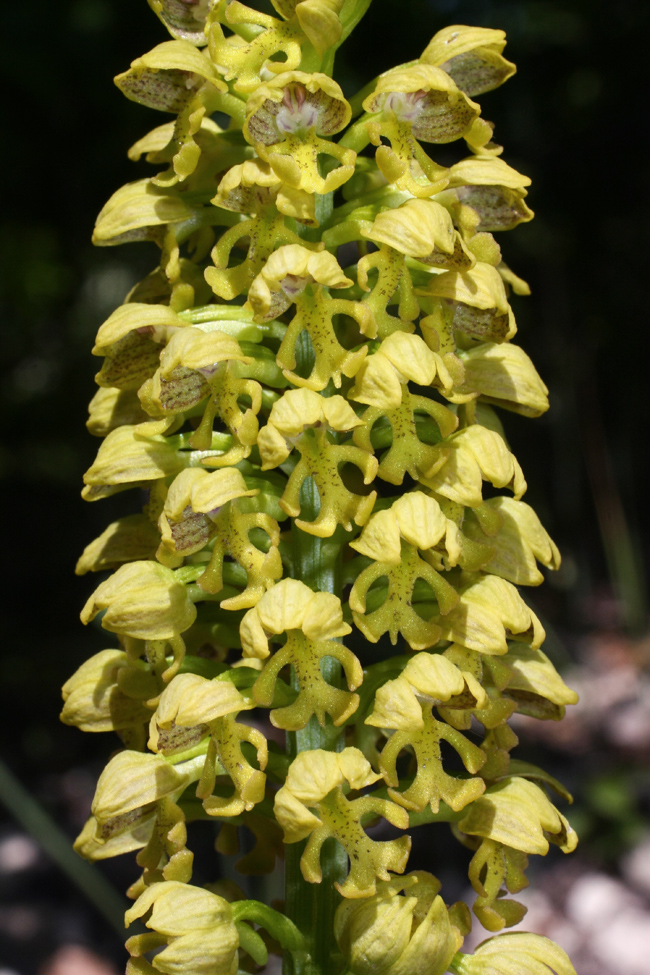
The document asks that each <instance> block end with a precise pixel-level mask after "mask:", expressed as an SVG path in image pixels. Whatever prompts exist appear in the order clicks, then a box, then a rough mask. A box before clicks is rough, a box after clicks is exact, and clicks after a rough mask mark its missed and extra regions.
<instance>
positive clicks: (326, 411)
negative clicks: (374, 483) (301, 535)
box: [258, 389, 377, 538]
mask: <svg viewBox="0 0 650 975" xmlns="http://www.w3.org/2000/svg"><path fill="white" fill-rule="evenodd" d="M326 424H327V425H328V426H330V427H331V429H332V430H336V431H347V430H350V429H354V428H356V427H358V426H359V425H360V421H359V420H358V418H357V417H356V415H355V413H354V412H353V410H352V409H351V407H350V406H349V405H348V404H347V403H345V401H344V400H343V398H342V397H340V396H333V397H322V396H319V395H318V394H317V393H315V392H313V391H312V390H309V389H300V390H288V391H287V392H286V393H285V394H284V395H283V397H282V398H281V399H280V400H278V401H277V402H276V403H275V404H274V405H273V408H272V410H271V413H270V416H269V423H268V424H267V426H266V427H264V428H263V429H262V430H261V431H260V435H259V437H258V445H259V448H260V455H261V458H262V465H263V466H262V469H263V470H266V469H268V468H271V467H274V466H276V465H277V464H281V463H282V462H283V461H284V460H285V459H286V457H287V456H288V454H289V452H290V447H289V441H293V442H294V443H295V446H296V449H297V450H298V451H299V453H300V454H301V457H300V460H299V461H298V463H297V464H296V466H295V467H294V469H293V471H292V472H291V475H290V477H289V480H288V482H287V486H286V488H285V490H284V493H283V495H282V497H281V499H280V506H281V508H282V509H283V510H284V511H286V513H287V514H288V515H291V517H293V518H296V519H297V517H298V515H299V514H300V513H301V502H300V491H301V488H302V485H303V483H304V482H305V480H306V479H307V478H308V477H311V478H313V480H314V482H315V484H316V486H317V487H318V491H319V496H320V510H319V512H318V517H317V518H316V519H315V520H314V521H306V520H304V519H299V520H297V521H296V524H297V525H299V526H300V528H301V529H302V530H303V531H306V532H309V533H310V534H313V535H318V536H320V537H321V538H329V537H330V536H331V535H332V534H333V533H334V531H335V530H336V526H337V525H343V527H344V528H345V529H346V531H350V530H351V529H352V522H353V521H354V522H355V523H356V524H357V525H363V524H365V522H366V521H367V520H368V518H369V516H370V513H371V512H372V508H373V505H374V503H375V499H376V497H377V494H376V492H374V491H373V492H371V493H370V494H367V495H361V494H355V493H354V492H352V491H350V490H349V489H348V488H347V487H346V486H345V484H344V483H343V480H342V478H341V474H340V471H339V467H340V465H341V464H342V463H349V464H354V465H355V466H356V467H358V468H359V470H360V471H361V472H362V474H363V477H364V483H366V484H368V483H369V482H370V481H371V480H372V478H373V476H374V474H375V473H376V471H377V461H376V459H375V458H374V457H373V456H372V455H371V454H370V453H368V452H367V451H365V450H363V449H361V448H359V447H356V446H352V445H349V444H342V445H337V444H333V443H332V442H331V441H330V439H329V438H328V434H327V428H326Z"/></svg>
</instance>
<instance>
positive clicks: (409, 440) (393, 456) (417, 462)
mask: <svg viewBox="0 0 650 975" xmlns="http://www.w3.org/2000/svg"><path fill="white" fill-rule="evenodd" d="M426 417H430V418H431V420H433V421H434V422H433V423H431V422H430V421H429V420H427V419H426ZM423 418H425V419H423ZM361 419H362V420H363V426H360V427H359V428H358V429H356V430H355V431H354V434H353V439H354V442H355V444H356V445H357V446H358V447H361V449H362V450H367V451H368V452H370V451H375V450H380V449H381V448H383V447H388V450H386V451H385V452H384V453H383V455H382V458H381V462H380V463H379V467H378V469H377V473H378V475H379V477H381V478H382V480H384V481H389V482H390V483H391V484H402V482H403V480H404V476H405V474H407V473H408V474H410V476H411V477H412V478H413V479H414V480H417V481H421V482H422V483H424V484H428V483H429V481H430V479H431V477H432V474H433V472H434V471H436V470H438V469H439V468H440V467H442V465H443V464H444V463H445V462H446V460H447V457H448V455H449V450H448V448H446V447H445V446H442V445H441V446H438V443H439V441H441V440H445V439H446V438H448V437H449V436H450V435H451V434H452V433H453V431H454V430H455V429H456V427H457V426H458V417H457V416H456V415H455V414H454V413H452V412H451V410H448V409H447V408H446V407H444V406H443V405H442V404H441V403H438V402H436V401H435V400H432V399H430V398H429V397H427V396H414V395H413V394H412V393H411V392H410V391H409V388H408V386H404V387H403V389H402V401H401V403H400V405H399V406H397V407H394V408H386V407H379V406H369V407H368V409H367V410H366V411H365V412H364V413H363V414H362V415H361ZM381 421H388V422H387V423H385V422H381ZM418 421H420V422H418ZM375 425H376V426H377V429H376V430H375V429H374V428H375ZM420 434H422V436H420ZM425 437H426V439H425ZM432 440H433V442H434V443H435V444H436V446H434V445H433V444H432V443H431V441H432ZM373 441H374V443H373ZM425 472H426V476H425Z"/></svg>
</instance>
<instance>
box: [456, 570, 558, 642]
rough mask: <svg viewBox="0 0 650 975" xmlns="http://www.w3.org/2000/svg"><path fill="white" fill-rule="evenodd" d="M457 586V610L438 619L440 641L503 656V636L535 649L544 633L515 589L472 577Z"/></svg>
mask: <svg viewBox="0 0 650 975" xmlns="http://www.w3.org/2000/svg"><path fill="white" fill-rule="evenodd" d="M466 578H467V582H465V583H464V584H461V586H460V598H459V601H458V604H457V607H455V608H453V609H452V610H451V611H450V612H448V613H447V614H446V615H445V616H444V617H442V616H441V617H440V620H439V621H438V622H439V625H440V627H441V628H442V637H443V639H446V640H452V641H454V642H456V643H459V644H460V645H461V646H464V647H468V648H469V649H470V650H476V651H478V652H479V653H488V654H502V653H506V652H507V649H508V644H507V642H506V638H507V636H508V635H509V634H510V635H511V636H512V638H513V639H515V640H523V641H524V642H528V643H530V645H531V646H532V647H533V649H537V648H538V647H539V646H540V645H541V643H542V642H543V640H544V636H545V633H544V629H543V627H542V624H541V623H540V622H539V620H538V619H537V617H536V616H535V614H534V613H533V611H532V610H531V609H529V607H528V606H526V603H525V602H524V600H523V599H522V598H521V596H520V595H519V593H518V592H517V590H516V588H515V587H514V586H513V585H512V584H511V583H509V582H506V580H505V579H500V578H499V577H498V576H490V575H486V576H474V577H473V576H472V574H471V573H467V574H466Z"/></svg>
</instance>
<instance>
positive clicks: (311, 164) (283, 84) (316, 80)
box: [243, 71, 356, 194]
mask: <svg viewBox="0 0 650 975" xmlns="http://www.w3.org/2000/svg"><path fill="white" fill-rule="evenodd" d="M350 116H351V109H350V106H349V104H348V102H347V101H346V100H345V98H344V97H343V92H342V91H341V89H340V87H339V86H338V85H337V83H336V82H335V81H333V80H332V79H331V78H329V77H328V76H327V75H324V74H320V73H319V72H316V73H314V74H307V73H306V72H304V71H284V72H283V73H282V74H280V75H278V76H277V77H276V78H274V79H273V80H272V81H269V82H268V83H267V84H265V85H260V87H259V88H257V90H256V91H255V92H254V94H253V95H251V97H250V98H249V100H248V103H247V106H246V123H245V125H244V130H243V131H244V135H245V137H246V139H247V140H248V141H249V142H250V143H251V145H253V146H254V147H255V151H256V152H257V153H258V154H259V155H260V156H261V158H262V159H263V160H264V161H265V162H268V164H269V165H270V167H271V169H272V170H273V172H274V173H275V174H276V176H277V177H278V178H279V179H280V180H282V182H283V183H287V184H288V185H289V186H291V187H293V188H294V189H297V190H304V191H306V192H307V193H320V194H322V193H329V192H330V191H332V190H336V189H338V188H339V186H342V185H343V183H345V182H346V181H347V180H348V179H349V178H350V177H351V176H352V174H353V172H354V161H355V158H356V153H355V152H354V150H353V149H348V148H345V147H343V146H341V145H340V144H337V143H336V142H331V141H329V140H326V139H323V138H322V136H331V135H335V134H336V133H337V132H340V131H341V129H343V128H345V126H346V125H347V124H348V122H349V121H350ZM323 153H326V154H327V155H328V156H332V157H333V158H334V159H336V160H337V161H338V163H339V165H338V166H337V167H336V168H335V169H332V170H331V171H330V172H329V173H328V174H327V175H326V176H325V177H323V176H321V175H320V173H319V171H318V157H319V156H320V155H321V154H323Z"/></svg>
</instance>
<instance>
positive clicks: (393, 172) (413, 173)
mask: <svg viewBox="0 0 650 975" xmlns="http://www.w3.org/2000/svg"><path fill="white" fill-rule="evenodd" d="M363 107H364V109H365V110H366V112H368V113H370V115H371V116H378V117H375V118H371V120H370V121H368V122H367V123H366V128H367V131H368V135H369V137H370V141H371V142H372V143H373V145H375V146H377V147H378V148H377V152H376V155H375V159H376V161H377V165H378V166H379V169H380V170H381V172H382V173H383V175H384V176H385V178H386V179H387V180H388V182H389V183H395V185H396V186H397V187H399V189H404V190H408V191H409V192H410V193H412V194H413V196H416V197H427V196H431V195H432V194H433V193H438V192H439V191H440V190H443V189H444V188H445V186H446V185H447V170H446V169H445V168H444V167H442V166H439V165H437V164H436V163H434V162H433V160H432V159H430V157H429V156H427V154H426V153H425V152H424V150H423V149H422V147H421V145H420V142H435V143H446V142H453V141H454V140H455V139H458V138H460V137H461V136H466V135H469V133H470V131H471V129H472V125H473V123H474V121H475V120H476V119H477V118H478V116H479V114H480V108H479V106H478V105H477V104H476V103H475V102H472V101H470V99H469V98H468V97H467V96H466V95H465V94H463V92H462V91H460V89H459V88H458V87H457V86H456V85H455V83H454V82H453V80H452V79H451V78H450V76H449V75H448V74H446V73H445V72H444V71H442V70H441V69H440V68H435V67H433V66H432V65H429V64H415V65H413V66H411V67H407V68H402V69H395V70H394V71H388V72H387V73H386V74H384V75H382V76H381V77H380V78H379V81H378V82H377V87H376V88H375V90H374V92H373V93H372V94H371V95H368V97H367V98H366V99H365V100H364V102H363ZM490 135H491V130H490V131H489V133H487V134H486V135H485V136H484V139H483V141H484V142H487V141H488V139H489V137H490ZM382 136H383V137H384V138H386V139H388V141H389V142H390V148H389V147H388V146H386V145H382V144H381V137H382Z"/></svg>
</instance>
